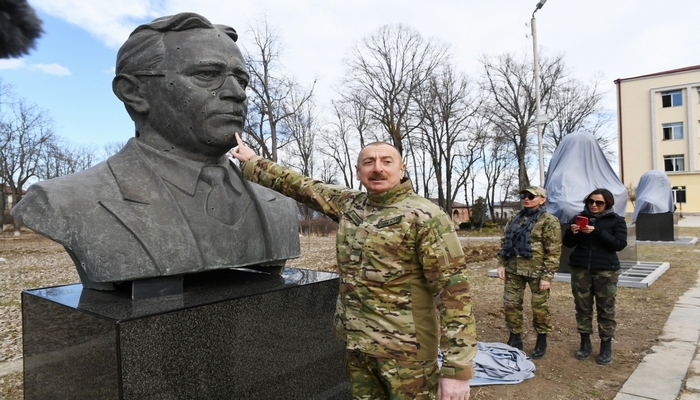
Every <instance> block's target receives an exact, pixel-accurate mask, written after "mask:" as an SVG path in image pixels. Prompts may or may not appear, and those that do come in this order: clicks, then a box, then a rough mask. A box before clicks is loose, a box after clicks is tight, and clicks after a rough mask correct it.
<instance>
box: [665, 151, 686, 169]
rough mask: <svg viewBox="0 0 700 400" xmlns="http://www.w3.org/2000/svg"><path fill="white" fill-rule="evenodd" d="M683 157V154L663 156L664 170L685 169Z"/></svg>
mask: <svg viewBox="0 0 700 400" xmlns="http://www.w3.org/2000/svg"><path fill="white" fill-rule="evenodd" d="M684 159H685V156H684V155H683V154H672V155H670V156H664V171H685V160H684Z"/></svg>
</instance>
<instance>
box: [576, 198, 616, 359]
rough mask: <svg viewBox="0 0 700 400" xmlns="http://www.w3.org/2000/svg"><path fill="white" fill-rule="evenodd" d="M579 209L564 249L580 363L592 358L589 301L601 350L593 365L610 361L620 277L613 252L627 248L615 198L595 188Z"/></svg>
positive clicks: (591, 320)
mask: <svg viewBox="0 0 700 400" xmlns="http://www.w3.org/2000/svg"><path fill="white" fill-rule="evenodd" d="M583 202H584V204H585V206H584V208H583V211H582V212H581V213H580V214H579V215H577V216H576V218H575V219H574V221H573V223H572V224H571V227H570V229H567V230H566V232H565V233H564V238H563V240H562V242H563V244H564V246H567V247H574V250H573V252H572V253H571V256H570V257H569V266H570V267H571V291H572V293H573V295H574V304H575V305H576V328H577V329H578V332H579V333H580V334H581V347H580V349H579V350H578V352H577V353H576V358H578V359H579V360H587V359H588V358H589V357H590V356H591V349H592V345H591V333H593V303H594V302H595V306H596V317H597V322H598V335H599V336H600V352H599V353H598V358H597V359H596V362H597V363H598V364H601V365H607V364H610V363H612V339H613V338H614V337H615V328H616V326H617V323H616V322H615V295H616V293H617V279H618V276H619V274H620V261H619V259H618V258H617V252H618V251H620V250H622V249H624V248H625V247H626V246H627V224H626V223H625V219H624V218H623V217H621V216H619V215H617V214H615V212H614V211H613V208H612V207H613V205H614V204H615V198H614V197H613V194H612V193H611V192H610V191H609V190H607V189H596V190H594V191H592V192H591V193H590V194H589V195H588V196H586V198H585V199H584V201H583Z"/></svg>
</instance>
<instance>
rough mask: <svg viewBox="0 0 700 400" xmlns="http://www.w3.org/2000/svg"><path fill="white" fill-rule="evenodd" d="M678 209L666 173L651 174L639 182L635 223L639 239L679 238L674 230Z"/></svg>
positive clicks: (660, 239) (647, 173)
mask: <svg viewBox="0 0 700 400" xmlns="http://www.w3.org/2000/svg"><path fill="white" fill-rule="evenodd" d="M674 209H675V206H674V204H673V191H672V190H671V181H669V180H668V176H666V173H665V172H663V171H647V172H646V173H644V175H642V177H641V178H639V185H637V200H636V202H635V205H634V214H633V215H632V222H634V223H635V224H636V228H637V229H636V230H637V239H638V240H650V241H669V242H672V241H674V240H675V239H676V238H677V236H678V235H677V234H676V233H675V229H674V214H673V211H674Z"/></svg>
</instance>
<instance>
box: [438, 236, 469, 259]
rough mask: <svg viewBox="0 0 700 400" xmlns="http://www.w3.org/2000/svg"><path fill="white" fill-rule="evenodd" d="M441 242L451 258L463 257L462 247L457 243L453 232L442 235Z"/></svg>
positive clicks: (457, 240) (457, 239)
mask: <svg viewBox="0 0 700 400" xmlns="http://www.w3.org/2000/svg"><path fill="white" fill-rule="evenodd" d="M442 240H443V241H444V242H445V245H446V247H447V251H448V252H449V253H450V256H452V258H457V257H461V256H463V255H464V251H462V245H461V244H460V243H459V238H458V237H457V235H456V234H454V233H453V232H450V233H445V234H444V235H442Z"/></svg>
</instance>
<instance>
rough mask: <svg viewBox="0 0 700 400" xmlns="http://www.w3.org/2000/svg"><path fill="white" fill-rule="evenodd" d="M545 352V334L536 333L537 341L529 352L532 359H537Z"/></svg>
mask: <svg viewBox="0 0 700 400" xmlns="http://www.w3.org/2000/svg"><path fill="white" fill-rule="evenodd" d="M545 354H547V334H546V333H539V334H537V343H535V349H534V350H533V351H532V354H530V357H531V358H532V359H533V360H539V359H540V358H542V357H544V355H545Z"/></svg>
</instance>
